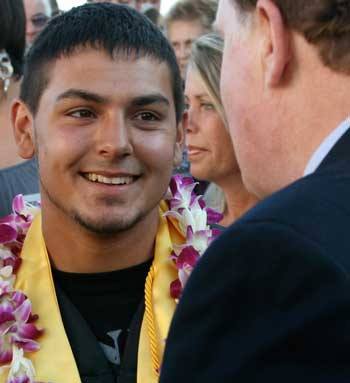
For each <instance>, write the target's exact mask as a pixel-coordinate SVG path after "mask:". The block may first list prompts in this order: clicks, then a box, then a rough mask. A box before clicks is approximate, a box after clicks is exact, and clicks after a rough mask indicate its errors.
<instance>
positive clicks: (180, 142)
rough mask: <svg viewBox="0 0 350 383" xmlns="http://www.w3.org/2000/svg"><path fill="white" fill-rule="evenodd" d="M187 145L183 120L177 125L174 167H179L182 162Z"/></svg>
mask: <svg viewBox="0 0 350 383" xmlns="http://www.w3.org/2000/svg"><path fill="white" fill-rule="evenodd" d="M184 145H185V131H184V125H183V123H182V122H179V123H178V126H177V135H176V143H175V151H174V167H177V166H179V165H180V164H181V162H182V153H183V150H184Z"/></svg>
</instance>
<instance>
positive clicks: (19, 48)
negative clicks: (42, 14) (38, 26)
mask: <svg viewBox="0 0 350 383" xmlns="http://www.w3.org/2000/svg"><path fill="white" fill-rule="evenodd" d="M25 25H26V17H25V13H24V6H23V1H22V0H1V1H0V50H3V49H4V50H5V51H6V52H7V54H8V55H9V56H10V59H11V64H12V66H13V69H14V74H15V75H17V76H20V75H21V74H22V66H23V55H24V50H25Z"/></svg>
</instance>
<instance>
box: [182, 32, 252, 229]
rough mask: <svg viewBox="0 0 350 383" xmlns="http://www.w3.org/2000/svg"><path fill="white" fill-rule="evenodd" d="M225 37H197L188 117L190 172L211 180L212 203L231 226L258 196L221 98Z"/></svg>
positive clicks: (187, 96) (188, 92)
mask: <svg viewBox="0 0 350 383" xmlns="http://www.w3.org/2000/svg"><path fill="white" fill-rule="evenodd" d="M222 51H223V41H222V39H221V38H220V37H219V36H217V35H216V34H208V35H205V36H202V37H200V38H199V39H198V40H196V41H195V42H194V44H193V47H192V53H191V57H190V60H189V67H188V70H187V76H186V88H185V99H186V104H187V110H186V113H185V117H184V125H185V129H186V144H187V150H188V159H189V161H190V164H191V174H192V175H193V176H194V177H195V178H197V179H200V180H206V181H210V182H211V183H212V184H211V185H210V186H209V189H208V191H207V193H206V195H205V199H206V201H207V203H208V204H209V205H210V206H211V207H214V208H216V209H219V210H220V211H221V212H222V213H223V219H222V221H221V224H222V225H223V226H228V225H229V224H231V223H232V222H233V221H235V220H236V219H237V218H239V217H240V216H241V215H242V214H243V213H245V212H246V211H247V210H248V209H249V208H251V207H252V206H253V205H254V204H255V203H256V202H257V199H256V197H255V196H253V195H251V194H250V193H249V192H248V191H247V189H246V188H245V186H244V185H243V182H242V176H241V172H240V169H239V166H238V163H237V160H236V156H235V152H234V149H233V146H232V142H231V139H230V136H229V133H228V130H227V124H226V118H225V113H224V110H223V106H222V103H221V98H220V68H221V61H222Z"/></svg>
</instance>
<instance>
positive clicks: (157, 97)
mask: <svg viewBox="0 0 350 383" xmlns="http://www.w3.org/2000/svg"><path fill="white" fill-rule="evenodd" d="M130 104H131V105H132V106H147V105H152V104H165V105H166V106H169V105H170V102H169V100H168V99H167V98H166V97H164V96H163V95H162V94H160V93H154V94H147V95H144V96H138V97H135V98H133V99H132V101H131V102H130Z"/></svg>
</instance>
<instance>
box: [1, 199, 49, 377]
mask: <svg viewBox="0 0 350 383" xmlns="http://www.w3.org/2000/svg"><path fill="white" fill-rule="evenodd" d="M12 210H13V212H12V214H10V215H8V216H7V217H5V218H2V219H0V366H1V367H0V373H2V372H4V370H9V372H8V377H7V380H6V383H33V382H34V378H35V370H34V367H33V364H32V362H31V361H30V360H29V359H27V358H25V356H24V354H25V353H28V352H34V351H37V350H38V349H39V343H38V342H37V341H36V339H37V338H38V337H39V336H40V335H41V334H42V333H43V330H40V329H38V328H37V327H36V325H35V324H34V322H35V321H36V320H37V319H38V316H37V315H33V314H32V305H31V302H30V300H29V299H28V298H27V297H26V295H24V294H23V293H22V292H21V291H19V290H16V289H15V288H14V284H15V280H16V274H17V272H18V270H19V268H20V265H21V257H20V255H21V250H22V246H23V242H24V239H25V236H26V234H27V231H28V228H29V226H30V225H31V223H32V220H33V216H32V215H31V214H29V213H28V212H26V206H25V203H24V200H23V196H22V195H18V196H16V197H15V198H14V200H13V203H12Z"/></svg>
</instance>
